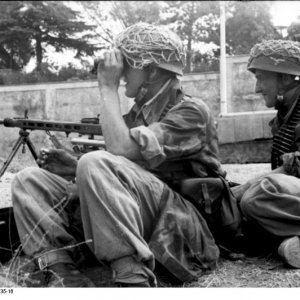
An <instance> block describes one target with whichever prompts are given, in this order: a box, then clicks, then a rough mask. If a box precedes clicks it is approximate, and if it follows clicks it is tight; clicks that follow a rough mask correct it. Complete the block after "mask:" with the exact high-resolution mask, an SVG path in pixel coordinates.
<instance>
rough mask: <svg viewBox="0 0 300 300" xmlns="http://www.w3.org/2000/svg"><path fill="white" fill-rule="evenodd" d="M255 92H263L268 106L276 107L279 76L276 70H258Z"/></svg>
mask: <svg viewBox="0 0 300 300" xmlns="http://www.w3.org/2000/svg"><path fill="white" fill-rule="evenodd" d="M255 77H256V86H255V92H256V93H261V94H262V96H263V97H264V100H265V104H266V106H267V107H274V106H275V104H276V102H277V94H278V76H277V74H276V73H274V72H268V71H262V70H256V72H255Z"/></svg>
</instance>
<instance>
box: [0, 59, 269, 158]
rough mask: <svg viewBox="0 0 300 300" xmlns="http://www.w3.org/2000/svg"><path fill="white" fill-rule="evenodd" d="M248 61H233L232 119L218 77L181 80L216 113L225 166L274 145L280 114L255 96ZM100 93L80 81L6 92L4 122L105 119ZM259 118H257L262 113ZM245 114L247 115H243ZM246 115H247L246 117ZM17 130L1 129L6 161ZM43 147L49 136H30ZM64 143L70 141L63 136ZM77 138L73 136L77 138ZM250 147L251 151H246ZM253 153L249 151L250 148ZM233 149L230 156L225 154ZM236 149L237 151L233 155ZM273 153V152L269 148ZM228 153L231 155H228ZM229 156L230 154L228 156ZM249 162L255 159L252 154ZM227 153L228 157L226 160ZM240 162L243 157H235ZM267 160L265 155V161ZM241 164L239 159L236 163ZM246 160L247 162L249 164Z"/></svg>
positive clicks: (1, 95)
mask: <svg viewBox="0 0 300 300" xmlns="http://www.w3.org/2000/svg"><path fill="white" fill-rule="evenodd" d="M247 60H248V57H247V56H234V57H228V58H227V107H228V112H229V114H227V115H225V116H219V115H220V90H219V86H220V76H219V74H218V73H202V74H187V75H184V76H183V77H182V78H181V81H182V86H183V88H184V90H185V91H186V93H187V94H189V95H191V96H194V97H198V98H201V99H203V101H204V102H206V103H207V105H208V106H209V107H210V109H211V111H212V113H213V115H214V117H215V118H216V120H217V123H218V133H219V138H220V148H221V156H222V160H224V161H225V158H226V159H227V160H228V157H229V156H230V152H232V151H233V148H234V149H238V146H239V147H242V148H241V150H240V151H243V152H244V153H247V151H248V148H249V147H248V146H247V145H248V144H249V143H248V142H249V141H252V140H255V139H262V138H263V139H269V138H270V131H269V128H268V125H267V123H268V122H269V120H270V119H271V118H272V117H273V116H274V111H272V110H266V108H265V107H264V102H263V99H262V98H261V96H260V95H256V94H255V92H254V88H255V78H254V76H253V74H251V73H250V72H248V71H247ZM120 96H121V106H122V112H123V113H126V112H127V111H128V110H129V109H130V107H131V105H132V104H133V102H132V99H128V98H126V97H125V96H124V86H123V85H122V84H121V86H120ZM98 97H99V91H98V86H97V81H96V80H94V81H78V82H64V83H49V84H37V85H22V86H1V87H0V118H1V119H4V118H6V117H23V116H24V112H25V110H28V116H29V118H33V119H44V120H62V121H73V122H79V121H80V120H81V119H82V118H84V117H95V116H97V114H101V111H100V109H99V107H98V101H97V99H98ZM257 111H258V113H255V112H257ZM242 112H243V113H242ZM244 112H246V113H244ZM18 131H19V129H17V128H6V127H3V126H0V140H1V144H0V151H1V152H0V153H1V154H0V158H1V157H2V158H5V157H6V156H7V154H8V151H10V149H11V147H12V146H13V144H14V143H15V141H16V139H17V138H18V136H19V135H18ZM30 136H31V138H32V140H33V142H34V143H35V144H37V145H38V147H40V146H41V145H44V144H47V136H46V135H45V134H44V133H41V132H32V133H31V134H30ZM58 136H59V138H61V139H63V138H64V137H65V136H64V135H63V134H61V133H58ZM71 137H72V136H71ZM243 143H246V144H245V145H246V146H241V145H243ZM247 147H248V148H247ZM224 149H227V150H224ZM230 149H231V150H230ZM266 149H267V148H266ZM224 151H225V152H224ZM227 152H228V153H227ZM248 152H249V153H250V154H249V155H248V156H247V157H248V158H247V159H248V161H249V162H251V160H253V159H257V158H251V153H254V152H255V151H253V150H252V151H248ZM222 153H223V154H222ZM235 157H239V155H235ZM265 157H266V155H265V154H263V153H262V160H265V159H266V158H265ZM232 159H233V160H234V161H235V160H236V161H237V162H239V159H237V158H232ZM247 159H246V158H243V159H242V160H243V161H247Z"/></svg>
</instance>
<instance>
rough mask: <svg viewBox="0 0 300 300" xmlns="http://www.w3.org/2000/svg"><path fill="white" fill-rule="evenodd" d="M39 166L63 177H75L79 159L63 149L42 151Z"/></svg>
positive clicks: (38, 160)
mask: <svg viewBox="0 0 300 300" xmlns="http://www.w3.org/2000/svg"><path fill="white" fill-rule="evenodd" d="M37 163H38V165H39V166H40V167H41V168H42V169H45V170H47V171H49V172H51V173H54V174H57V175H60V176H62V177H75V174H76V168H77V159H76V158H75V157H73V156H72V155H70V154H68V153H67V152H66V151H64V150H61V149H41V152H40V154H39V156H38V159H37Z"/></svg>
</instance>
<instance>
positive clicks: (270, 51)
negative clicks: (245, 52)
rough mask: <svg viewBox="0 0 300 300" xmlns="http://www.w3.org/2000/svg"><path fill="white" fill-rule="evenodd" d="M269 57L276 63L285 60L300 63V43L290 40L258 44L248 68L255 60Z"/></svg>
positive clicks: (252, 53)
mask: <svg viewBox="0 0 300 300" xmlns="http://www.w3.org/2000/svg"><path fill="white" fill-rule="evenodd" d="M259 56H267V57H269V58H270V59H272V60H274V61H275V63H276V62H277V63H278V62H280V61H285V60H291V61H295V62H297V63H299V62H300V43H298V42H293V41H289V40H267V41H263V42H261V43H259V44H256V45H255V46H254V47H253V48H252V49H251V51H250V58H249V62H248V66H249V65H250V64H251V62H252V60H253V59H254V58H257V57H259Z"/></svg>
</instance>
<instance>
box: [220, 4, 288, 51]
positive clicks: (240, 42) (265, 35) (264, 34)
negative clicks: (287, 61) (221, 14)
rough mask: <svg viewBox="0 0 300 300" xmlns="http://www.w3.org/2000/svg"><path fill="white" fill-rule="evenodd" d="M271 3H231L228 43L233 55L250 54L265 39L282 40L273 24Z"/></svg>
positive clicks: (227, 30) (228, 20)
mask: <svg viewBox="0 0 300 300" xmlns="http://www.w3.org/2000/svg"><path fill="white" fill-rule="evenodd" d="M271 6H272V2H270V1H231V2H229V5H228V7H227V11H228V14H229V15H230V16H229V17H228V18H227V21H226V41H227V43H228V45H229V46H230V48H231V51H232V53H231V54H249V52H250V49H251V48H252V47H253V45H254V44H256V43H258V42H261V41H262V40H263V39H278V38H282V36H280V35H279V33H278V32H277V31H276V28H275V27H274V25H273V24H272V22H271V14H270V9H271Z"/></svg>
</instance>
